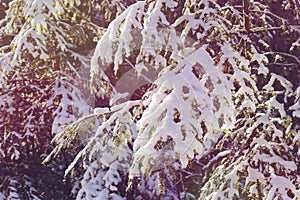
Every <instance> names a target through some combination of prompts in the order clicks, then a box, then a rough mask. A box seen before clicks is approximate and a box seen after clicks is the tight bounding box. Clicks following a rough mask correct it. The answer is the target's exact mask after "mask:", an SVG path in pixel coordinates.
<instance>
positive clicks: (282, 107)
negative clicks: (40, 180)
mask: <svg viewBox="0 0 300 200" xmlns="http://www.w3.org/2000/svg"><path fill="white" fill-rule="evenodd" d="M298 4H299V2H298V1H285V2H283V3H282V4H281V3H279V2H277V3H276V4H275V5H274V4H272V3H270V4H269V3H268V2H264V1H258V2H250V1H247V0H244V1H228V2H221V1H213V0H208V1H185V2H181V1H180V2H175V1H167V0H161V1H146V2H144V1H141V2H137V3H135V4H133V5H132V6H130V7H129V8H128V9H126V10H125V11H124V12H123V13H122V14H121V15H120V16H118V17H117V18H116V19H115V20H114V21H112V22H111V23H110V24H109V26H108V29H107V31H106V32H105V33H104V35H103V36H102V37H101V39H100V41H99V42H98V44H97V47H96V51H95V54H94V56H93V59H92V63H91V73H92V81H96V80H97V79H98V80H102V81H104V82H108V83H107V84H104V85H106V86H107V85H109V88H110V89H103V90H102V91H104V92H105V91H106V92H107V93H109V95H108V96H110V98H111V100H110V104H109V107H110V108H97V109H95V114H93V115H90V116H87V117H85V118H83V119H81V120H79V121H77V122H74V123H73V124H72V125H70V126H69V127H67V129H66V130H65V131H63V132H62V133H61V134H59V135H58V136H57V137H56V138H55V140H56V141H60V142H61V143H60V144H59V145H58V146H57V148H56V150H55V151H54V152H53V153H55V152H57V151H59V149H61V148H63V147H65V146H68V144H69V143H70V141H72V135H74V133H78V132H80V133H81V134H78V135H77V136H78V137H79V138H82V137H84V136H83V133H86V132H87V131H82V130H84V128H86V127H94V125H97V123H100V124H99V125H98V128H97V131H95V132H94V133H93V131H92V129H90V130H91V131H90V132H89V133H90V138H89V140H88V142H87V143H86V144H85V147H84V148H83V150H82V151H80V153H79V154H78V155H77V157H76V159H75V160H74V161H73V162H72V164H71V165H70V166H69V169H68V170H67V172H66V174H68V173H69V172H71V171H72V170H73V171H74V170H76V166H79V167H80V166H82V168H83V169H84V171H85V174H84V176H83V178H82V180H81V184H80V186H79V189H78V191H79V192H78V194H77V199H96V198H100V197H101V198H104V199H109V198H112V199H115V198H116V199H117V197H118V198H119V197H121V198H128V199H132V198H134V199H150V198H154V199H196V198H198V197H199V198H200V199H218V198H219V199H224V198H227V199H247V198H254V199H274V198H283V199H293V198H294V199H295V198H298V197H299V195H300V194H299V185H298V182H299V169H298V166H299V151H298V147H299V142H298V140H299V139H298V137H299V127H298V126H297V121H298V117H299V116H298V114H297V113H298V112H299V95H298V93H299V92H298V90H299V89H298V90H296V88H297V84H298V83H297V82H295V79H294V76H296V77H297V76H299V74H296V75H293V74H292V73H291V71H289V69H288V67H290V66H293V67H294V69H299V62H298V58H297V57H298V55H299V45H298V43H299V42H298V36H299V29H298V26H297V25H295V24H293V23H294V22H297V18H299V15H298V14H299V13H297V9H296V11H295V12H296V13H295V14H296V15H293V16H288V17H287V18H285V17H284V16H283V14H282V12H283V11H284V10H289V9H290V8H291V7H292V8H296V7H297V6H298ZM278 5H280V6H279V9H280V10H276V9H275V8H276V6H278ZM282 34H284V35H285V36H286V37H282V36H281V35H282ZM279 39H282V40H283V39H285V42H286V44H285V45H287V47H284V48H283V49H279V48H280V47H279V46H276V45H275V46H274V45H272V42H273V41H276V40H279ZM271 45H272V46H271ZM279 50H280V51H281V52H280V51H279ZM279 63H280V65H281V66H282V68H281V70H278V69H276V70H274V69H273V68H272V67H273V66H274V65H278V64H279ZM128 66H129V67H128ZM108 68H111V69H112V70H113V71H114V73H115V75H116V76H118V73H119V77H120V76H121V78H118V79H117V83H116V84H111V82H110V80H111V79H110V77H109V76H108V75H107V74H106V72H107V71H109V70H108ZM132 71H134V73H135V74H137V75H136V76H131V75H132V73H129V72H132ZM282 75H283V76H282ZM139 77H140V78H142V79H144V80H145V82H144V83H150V85H151V87H149V88H148V91H147V92H146V93H145V94H144V95H141V96H140V98H139V99H138V100H136V101H132V100H129V98H127V99H126V98H125V100H124V95H126V94H124V93H123V94H122V93H120V92H124V91H123V90H121V91H120V87H118V85H123V84H124V82H123V80H129V81H130V80H131V79H135V80H136V82H138V80H139ZM296 80H297V79H296ZM118 81H119V83H118ZM136 86H137V85H133V87H136ZM138 86H140V85H139V84H138ZM121 89H122V88H121ZM128 92H129V94H131V92H130V91H128ZM122 98H123V100H122ZM72 133H73V134H72ZM51 155H52V154H51ZM51 155H50V156H49V157H51ZM128 179H129V184H128V185H126V184H124V183H126V182H128ZM281 182H284V183H285V184H284V186H282V185H280V183H281ZM91 188H93V189H91Z"/></svg>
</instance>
